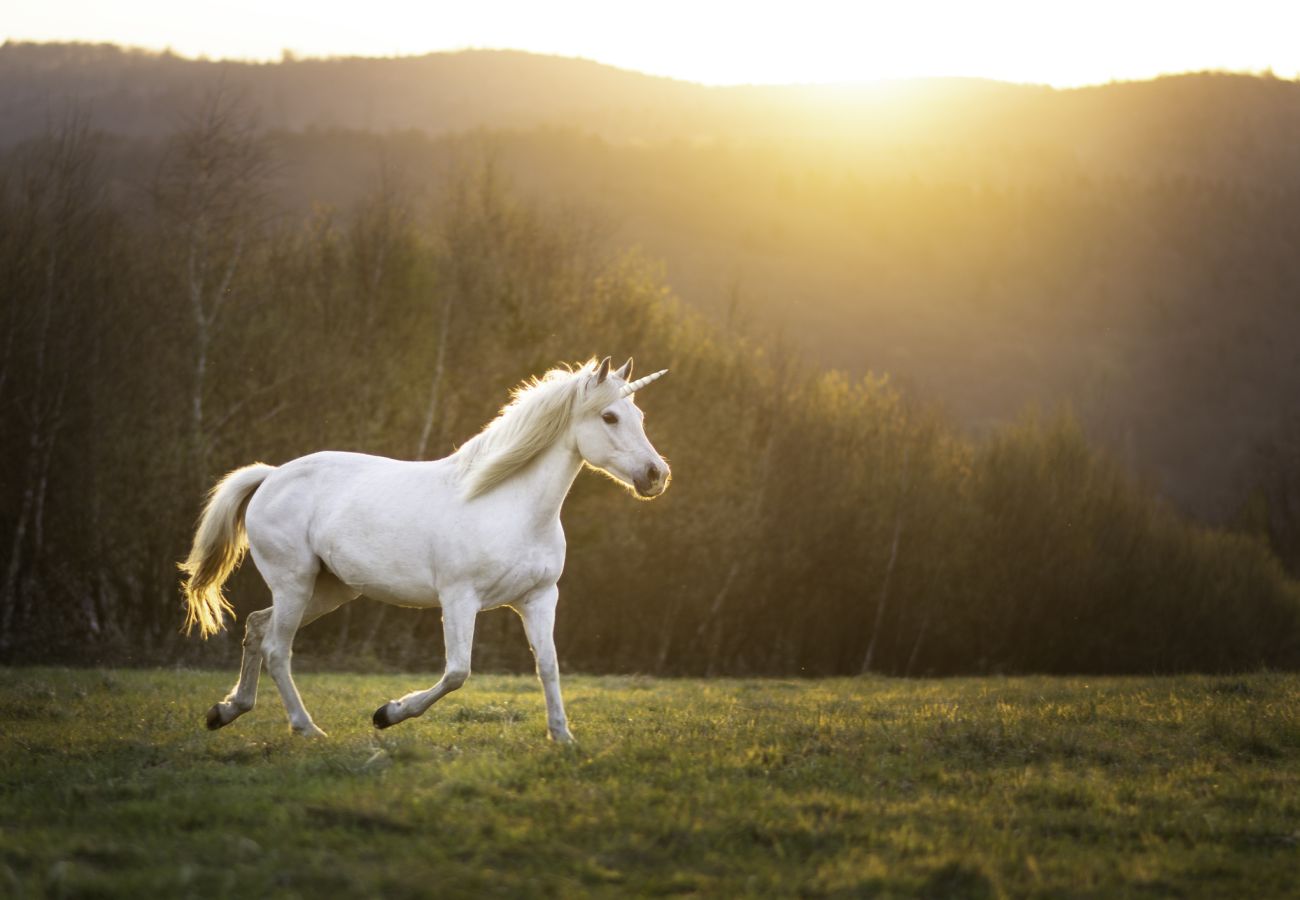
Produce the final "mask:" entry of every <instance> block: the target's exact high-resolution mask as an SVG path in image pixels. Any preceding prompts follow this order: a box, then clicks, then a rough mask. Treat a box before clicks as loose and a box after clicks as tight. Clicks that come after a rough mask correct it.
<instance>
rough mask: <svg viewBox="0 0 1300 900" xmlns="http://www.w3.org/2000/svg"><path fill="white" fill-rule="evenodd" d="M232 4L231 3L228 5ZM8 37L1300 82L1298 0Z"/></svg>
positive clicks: (515, 2)
mask: <svg viewBox="0 0 1300 900" xmlns="http://www.w3.org/2000/svg"><path fill="white" fill-rule="evenodd" d="M214 10H218V11H214ZM0 29H3V30H2V31H0V36H3V37H4V38H5V39H9V40H39V41H55V40H81V41H109V42H114V43H119V44H126V45H130V46H138V47H145V48H150V49H163V48H171V49H172V50H173V51H175V52H177V53H180V54H183V55H186V56H207V57H211V58H240V59H253V60H272V59H278V58H280V56H281V55H282V53H283V51H285V50H289V51H292V52H293V53H296V54H298V55H299V56H348V55H358V56H389V55H415V54H423V53H429V52H434V51H440V50H458V49H467V48H501V49H506V48H508V49H519V50H530V51H533V52H537V53H549V54H557V55H561V56H576V57H583V58H587V59H593V60H597V61H599V62H604V63H609V64H611V65H615V66H619V67H622V68H627V69H634V70H638V71H642V72H648V73H651V74H657V75H666V76H670V77H673V78H681V79H686V80H690V81H698V82H703V83H706V84H739V83H761V84H775V83H817V82H856V81H870V80H877V79H884V78H910V77H927V76H967V77H979V78H993V79H998V80H1003V81H1018V82H1034V83H1042V84H1051V85H1056V86H1073V85H1080V84H1094V83H1103V82H1106V81H1111V80H1126V79H1142V78H1150V77H1153V76H1156V75H1159V74H1165V73H1174V72H1184V71H1199V70H1205V69H1223V70H1229V71H1245V72H1261V71H1264V70H1266V69H1271V70H1272V71H1273V72H1274V73H1275V74H1277V75H1278V76H1279V77H1284V78H1295V77H1300V53H1297V52H1296V49H1295V48H1296V41H1295V35H1297V34H1300V3H1290V2H1277V0H1273V2H1265V0H1238V2H1236V3H1233V4H1223V3H1205V2H1198V0H1190V2H1168V0H1159V2H1137V3H1135V2H1131V0H1130V2H1116V0H1099V2H1092V3H1087V4H1080V3H1072V4H1069V5H1065V4H1059V3H1051V2H1042V0H986V2H983V3H970V2H953V0H923V2H913V3H898V2H896V0H894V2H886V3H880V2H864V3H844V2H841V0H834V2H832V0H806V2H801V3H798V4H790V3H781V4H778V3H766V2H754V3H745V4H740V3H735V4H733V3H701V2H698V0H696V2H684V0H661V2H659V3H655V4H641V3H638V4H629V3H619V2H610V0H556V2H552V3H536V2H532V0H492V2H479V3H447V2H441V0H418V2H417V0H377V2H371V3H368V4H360V5H359V4H356V3H341V2H337V0H320V2H306V0H285V2H277V3H274V4H267V3H263V2H254V0H231V2H227V3H225V4H222V5H221V6H220V7H216V8H214V7H211V6H208V5H196V4H177V3H174V2H171V0H165V2H164V0H126V2H123V3H115V4H105V3H101V2H97V0H49V2H44V3H28V4H21V5H19V7H18V8H17V9H10V10H9V11H7V12H6V15H5V17H4V21H3V24H0Z"/></svg>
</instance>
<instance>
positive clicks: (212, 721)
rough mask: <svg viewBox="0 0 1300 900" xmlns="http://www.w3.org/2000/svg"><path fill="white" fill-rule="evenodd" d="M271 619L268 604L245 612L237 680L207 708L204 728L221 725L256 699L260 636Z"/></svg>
mask: <svg viewBox="0 0 1300 900" xmlns="http://www.w3.org/2000/svg"><path fill="white" fill-rule="evenodd" d="M270 620H271V607H269V606H268V607H267V608H266V609H259V610H258V611H257V612H254V613H249V614H248V619H247V620H245V622H244V658H243V662H242V663H241V664H240V666H239V680H238V681H237V682H235V686H234V687H233V688H231V690H230V693H229V694H227V695H226V698H225V699H224V700H222V701H221V702H220V703H217V704H215V705H214V706H213V707H212V708H211V709H210V710H208V729H209V730H211V731H216V730H217V729H218V728H224V727H225V726H227V725H229V724H230V723H231V722H233V721H235V720H236V719H238V718H239V717H240V716H242V715H243V714H244V713H246V712H248V711H249V710H250V709H252V708H253V706H254V704H256V703H257V679H258V676H259V675H260V674H261V672H262V636H263V635H264V634H265V632H266V626H267V623H269V622H270Z"/></svg>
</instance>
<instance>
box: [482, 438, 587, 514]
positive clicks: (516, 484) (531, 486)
mask: <svg viewBox="0 0 1300 900" xmlns="http://www.w3.org/2000/svg"><path fill="white" fill-rule="evenodd" d="M580 471H582V456H581V455H580V454H579V453H578V448H577V445H576V444H575V443H574V442H573V439H572V438H571V436H570V435H568V434H566V435H564V436H562V437H561V438H560V439H559V440H557V441H555V442H554V443H553V444H551V445H550V446H549V447H547V448H546V449H545V450H543V451H542V452H541V453H539V454H537V456H536V457H535V458H534V459H533V460H532V461H531V462H529V463H528V464H527V465H526V466H524V467H523V468H521V469H520V470H519V471H518V472H517V473H516V474H515V475H514V476H513V477H511V478H510V479H509V480H508V481H506V482H504V483H502V485H501V488H504V489H507V490H511V491H514V492H517V493H516V496H517V497H518V499H519V501H520V502H521V504H522V505H523V506H524V507H525V508H526V509H529V510H532V511H533V515H534V516H535V517H536V519H537V520H538V521H539V522H540V521H547V520H550V519H557V518H559V516H560V510H561V509H562V508H563V506H564V498H565V497H567V496H568V495H569V489H570V488H571V487H573V481H574V479H575V478H577V477H578V473H579V472H580Z"/></svg>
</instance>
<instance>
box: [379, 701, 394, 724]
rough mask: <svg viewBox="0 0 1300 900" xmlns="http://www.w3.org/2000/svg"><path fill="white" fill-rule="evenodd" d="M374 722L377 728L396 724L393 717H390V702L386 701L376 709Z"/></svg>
mask: <svg viewBox="0 0 1300 900" xmlns="http://www.w3.org/2000/svg"><path fill="white" fill-rule="evenodd" d="M374 722H375V727H376V728H381V729H382V728H387V727H389V726H390V725H393V724H395V723H394V722H393V720H392V719H390V718H388V704H387V703H385V704H384V705H383V706H381V707H379V709H377V710H375V715H374Z"/></svg>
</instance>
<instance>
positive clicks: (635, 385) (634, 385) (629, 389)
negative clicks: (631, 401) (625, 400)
mask: <svg viewBox="0 0 1300 900" xmlns="http://www.w3.org/2000/svg"><path fill="white" fill-rule="evenodd" d="M667 374H668V370H667V369H660V370H659V371H658V372H655V373H653V374H651V375H647V376H646V377H645V378H638V379H637V380H636V381H633V382H629V383H628V384H625V385H623V391H622V393H620V394H619V396H620V397H630V396H631V395H632V394H635V393H636V392H637V391H639V390H641V388H643V387H645V386H646V385H647V384H649V383H650V382H652V381H658V380H659V379H660V378H662V377H663V376H665V375H667Z"/></svg>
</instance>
